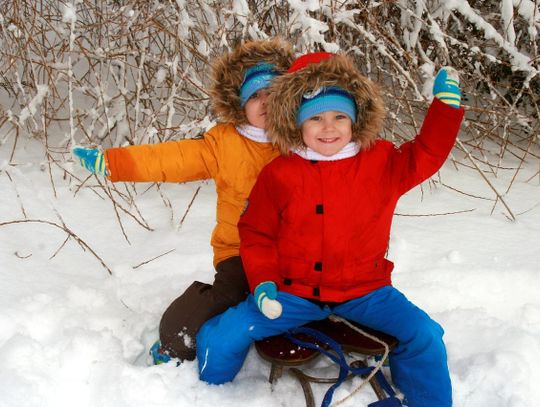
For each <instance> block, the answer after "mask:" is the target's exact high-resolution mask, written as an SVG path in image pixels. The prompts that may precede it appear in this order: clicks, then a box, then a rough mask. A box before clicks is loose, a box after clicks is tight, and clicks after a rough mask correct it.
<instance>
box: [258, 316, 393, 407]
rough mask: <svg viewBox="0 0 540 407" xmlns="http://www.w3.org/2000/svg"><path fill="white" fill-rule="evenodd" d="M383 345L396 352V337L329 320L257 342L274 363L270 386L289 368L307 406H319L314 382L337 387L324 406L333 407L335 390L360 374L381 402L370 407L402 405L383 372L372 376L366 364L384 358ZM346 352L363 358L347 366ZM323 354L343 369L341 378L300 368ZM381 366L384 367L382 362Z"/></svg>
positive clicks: (326, 398)
mask: <svg viewBox="0 0 540 407" xmlns="http://www.w3.org/2000/svg"><path fill="white" fill-rule="evenodd" d="M358 328H360V329H358ZM357 329H358V330H357ZM363 332H365V333H366V334H367V335H368V336H366V335H365V334H364V333H363ZM370 337H371V338H370ZM372 338H375V339H372ZM380 342H384V343H386V344H387V345H388V350H391V349H393V348H394V347H395V346H396V344H397V340H396V339H395V338H393V337H392V336H389V335H386V334H384V333H382V332H378V331H375V330H373V329H369V328H366V327H364V326H360V325H358V324H350V323H349V322H348V321H338V320H334V319H325V320H322V321H314V322H311V323H309V324H307V325H305V326H304V327H301V328H297V329H296V330H294V331H292V332H291V334H285V335H279V336H273V337H269V338H266V339H263V340H261V341H258V342H256V343H255V348H256V349H257V352H258V354H259V355H260V356H261V357H262V358H263V359H264V360H266V361H268V362H270V364H271V368H270V376H269V382H270V383H272V384H274V383H275V382H276V381H277V380H278V379H279V378H280V377H281V375H282V374H283V370H284V368H287V369H288V371H289V372H290V373H291V374H292V375H293V376H294V377H295V378H296V379H297V380H298V381H299V382H300V385H301V386H302V390H303V391H304V396H305V399H306V407H314V406H315V400H314V397H313V391H312V389H311V383H329V384H333V385H332V386H331V387H330V389H329V390H328V392H327V394H326V395H325V398H324V400H323V403H322V406H323V407H324V406H328V405H330V402H331V400H332V395H333V392H334V390H335V388H337V387H338V386H339V385H340V384H341V383H342V382H343V381H345V380H348V379H351V378H352V377H354V376H356V375H359V376H361V377H363V378H367V377H368V376H372V377H370V379H369V384H370V385H371V387H372V389H373V391H374V392H375V395H376V396H377V398H378V400H379V401H378V402H374V403H371V404H370V406H373V407H391V406H400V405H401V403H400V402H399V400H398V399H397V398H396V397H395V393H394V391H393V389H392V388H391V386H390V385H389V384H388V382H387V381H386V379H385V378H384V376H383V374H382V372H381V371H380V370H379V371H378V372H377V373H376V374H374V375H371V374H370V373H371V372H372V370H373V367H367V364H366V362H365V359H366V358H368V357H375V358H379V359H380V358H381V357H383V356H384V354H385V346H384V345H383V344H382V343H380ZM343 352H346V353H350V354H355V355H356V356H360V358H357V359H356V360H354V361H353V362H352V363H350V364H347V362H346V361H345V358H344V355H343ZM321 354H325V355H326V356H328V357H330V358H331V359H332V360H333V361H334V362H335V363H336V364H337V365H338V366H339V368H340V372H339V375H338V377H337V378H320V377H314V376H310V375H308V374H306V373H304V372H303V371H302V370H301V369H299V367H300V366H303V365H305V364H306V363H308V362H310V361H312V360H315V359H316V358H318V357H319V356H320V355H321ZM362 356H363V357H362ZM380 363H381V364H382V361H381V362H380Z"/></svg>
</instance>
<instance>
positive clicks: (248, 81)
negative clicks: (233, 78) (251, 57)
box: [240, 64, 280, 107]
mask: <svg viewBox="0 0 540 407" xmlns="http://www.w3.org/2000/svg"><path fill="white" fill-rule="evenodd" d="M279 75H280V73H279V72H278V70H277V69H276V66H275V65H272V64H257V65H255V66H252V67H251V68H249V69H248V70H247V71H246V73H245V75H244V81H243V82H242V84H241V85H240V106H242V107H244V105H245V104H246V103H247V101H248V100H249V98H250V97H251V96H252V95H253V94H254V93H255V92H257V91H259V90H261V89H264V88H267V87H269V86H270V82H271V81H272V79H274V78H275V77H276V76H279Z"/></svg>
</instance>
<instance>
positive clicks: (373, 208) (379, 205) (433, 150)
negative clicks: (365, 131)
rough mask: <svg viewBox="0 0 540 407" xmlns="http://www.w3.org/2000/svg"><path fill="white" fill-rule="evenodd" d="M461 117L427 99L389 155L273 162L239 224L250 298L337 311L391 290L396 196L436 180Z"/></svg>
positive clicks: (373, 151) (381, 144)
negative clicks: (258, 295) (313, 303)
mask: <svg viewBox="0 0 540 407" xmlns="http://www.w3.org/2000/svg"><path fill="white" fill-rule="evenodd" d="M462 117H463V109H456V108H453V107H450V106H448V105H445V104H444V103H442V102H440V101H439V100H437V99H435V100H434V102H433V103H432V105H431V107H430V108H429V110H428V113H427V115H426V118H425V120H424V124H423V125H422V129H421V131H420V134H419V135H418V136H417V137H416V138H415V139H414V140H412V141H409V142H407V143H404V144H403V145H402V146H401V147H399V148H396V147H395V146H394V145H393V144H392V143H390V142H388V141H383V140H380V141H377V142H376V144H375V145H374V146H373V147H372V148H370V149H369V150H367V151H364V150H362V151H361V152H360V153H358V154H357V155H356V156H354V157H351V158H346V159H342V160H338V161H308V160H305V159H303V158H301V157H300V156H298V155H293V156H290V157H278V158H276V159H275V160H274V161H272V162H271V163H270V164H268V165H267V166H266V167H265V168H264V169H263V171H262V172H261V173H260V175H259V178H258V180H257V182H256V184H255V186H254V187H253V190H252V191H251V195H250V198H249V207H248V209H247V210H246V212H245V213H244V215H242V217H241V218H240V222H239V223H238V227H239V231H240V239H241V240H240V255H241V257H242V261H243V264H244V267H245V272H246V275H247V277H248V281H249V284H250V287H251V289H252V290H253V289H254V288H255V287H256V286H257V285H258V284H259V283H261V282H263V281H274V282H275V283H276V284H277V286H278V289H279V290H280V291H285V292H288V293H291V294H294V295H298V296H300V297H304V298H313V299H317V300H320V301H329V302H343V301H347V300H350V299H352V298H356V297H359V296H362V295H365V294H367V293H369V292H371V291H373V290H375V289H377V288H380V287H383V286H385V285H389V284H391V279H390V273H391V271H392V268H393V263H392V262H390V261H389V260H386V259H385V254H386V251H387V248H388V241H389V237H390V226H391V223H392V216H393V213H394V209H395V207H396V204H397V201H398V199H399V197H400V196H401V195H403V194H404V193H405V192H407V191H408V190H410V189H411V188H413V187H414V186H416V185H418V184H419V183H421V182H422V181H424V180H425V179H427V178H429V177H430V176H432V175H433V174H435V173H436V172H437V170H439V168H440V167H441V166H442V164H443V163H444V161H445V160H446V157H447V156H448V154H449V153H450V150H451V149H452V147H453V145H454V142H455V139H456V136H457V133H458V131H459V127H460V124H461V120H462Z"/></svg>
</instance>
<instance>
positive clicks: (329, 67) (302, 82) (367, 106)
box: [266, 54, 386, 154]
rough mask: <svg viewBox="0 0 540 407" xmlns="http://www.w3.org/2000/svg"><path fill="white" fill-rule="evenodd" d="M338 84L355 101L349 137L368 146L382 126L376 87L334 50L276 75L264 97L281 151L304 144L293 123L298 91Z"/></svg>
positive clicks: (381, 105)
mask: <svg viewBox="0 0 540 407" xmlns="http://www.w3.org/2000/svg"><path fill="white" fill-rule="evenodd" d="M327 86H338V87H340V88H342V89H344V90H346V91H347V92H349V93H350V94H351V95H352V96H353V97H354V99H355V101H356V107H357V118H356V123H354V124H353V135H352V141H357V142H359V143H360V146H361V148H362V149H366V148H369V147H370V146H371V145H372V144H373V142H374V141H375V139H376V138H377V137H378V134H379V132H380V131H381V130H382V127H383V121H384V117H385V114H386V112H385V107H384V102H383V100H382V97H381V94H380V91H379V87H378V86H377V85H376V84H375V83H374V82H372V81H371V80H369V79H368V78H366V77H365V76H363V75H362V74H361V73H360V71H359V70H358V69H357V68H356V66H355V65H354V62H353V61H352V59H351V58H350V57H348V56H346V55H340V54H335V55H333V56H331V57H330V58H328V59H325V60H322V61H321V62H318V63H312V64H309V65H307V66H306V67H304V68H302V69H300V70H297V71H294V72H290V73H287V74H285V75H282V76H280V77H278V78H276V79H275V80H274V82H273V84H272V92H271V94H270V96H269V98H268V102H267V104H268V116H267V119H266V120H267V121H266V123H267V130H268V133H269V135H270V137H271V138H272V141H273V142H274V143H275V144H276V145H277V146H278V147H279V149H280V151H281V153H282V154H289V151H290V150H291V149H295V148H302V147H305V145H304V143H303V141H302V133H301V131H300V129H299V128H298V127H297V125H296V113H297V111H298V108H299V106H300V102H301V100H302V95H304V94H305V93H306V92H307V91H313V90H316V89H318V88H320V87H327Z"/></svg>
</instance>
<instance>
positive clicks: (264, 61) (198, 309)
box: [73, 39, 293, 363]
mask: <svg viewBox="0 0 540 407" xmlns="http://www.w3.org/2000/svg"><path fill="white" fill-rule="evenodd" d="M292 59H293V53H292V49H291V46H290V45H289V44H287V43H286V42H284V41H282V40H280V39H272V40H266V41H251V42H247V43H244V44H240V45H239V46H237V47H236V48H235V49H234V50H233V51H232V52H229V53H225V54H224V55H223V56H221V57H220V58H218V59H217V60H216V61H215V62H214V63H213V65H212V85H211V89H210V96H211V103H212V107H213V110H214V111H215V113H216V114H217V116H218V118H219V120H220V124H218V125H216V126H214V127H213V128H211V129H210V130H208V131H207V132H206V133H205V135H204V137H203V138H202V139H188V140H181V141H170V142H165V143H160V144H153V145H139V146H130V147H123V148H110V149H107V150H105V152H104V153H101V152H100V151H99V150H96V149H84V148H80V147H77V148H75V149H74V150H73V154H74V155H75V156H76V157H77V158H78V159H79V160H80V161H81V164H82V165H83V166H84V167H86V168H87V169H88V170H90V171H92V172H94V173H97V174H100V175H106V176H107V177H108V179H109V180H110V181H113V182H117V181H135V182H187V181H194V180H202V179H210V178H212V179H214V181H215V184H216V190H217V212H216V219H217V224H216V226H215V228H214V231H213V233H212V238H211V245H212V247H213V250H214V267H215V268H216V275H215V280H214V283H213V284H206V283H202V282H199V281H195V282H194V283H193V284H192V285H191V286H190V287H188V288H187V290H186V291H185V292H184V293H183V294H182V295H181V296H180V297H178V298H177V299H176V300H174V301H173V302H172V304H171V305H170V306H169V307H168V308H167V310H166V311H165V313H164V315H163V317H162V319H161V323H160V327H159V336H160V340H161V345H160V344H159V343H157V344H156V345H154V347H153V348H152V352H151V353H152V355H153V356H154V361H155V362H156V363H159V362H161V361H167V360H168V359H170V357H176V358H179V359H181V360H193V359H194V358H195V335H196V333H197V332H198V330H199V328H200V326H201V325H202V324H203V323H204V322H205V321H206V320H208V319H210V318H211V317H213V316H214V315H217V314H220V313H221V312H223V311H225V310H226V309H227V308H229V307H231V306H233V305H236V304H238V303H239V302H241V301H243V300H244V299H245V298H246V297H247V295H248V293H249V287H248V284H247V281H246V277H245V275H244V270H243V266H242V262H241V260H240V257H239V246H240V241H239V236H238V229H237V222H238V219H239V217H240V214H241V212H242V209H243V207H244V203H245V201H246V199H247V197H248V195H249V193H250V191H251V188H252V187H253V184H254V183H255V180H256V178H257V175H258V174H259V172H260V170H261V169H262V168H263V167H264V166H265V165H266V164H267V163H268V162H270V161H271V160H272V159H274V158H275V157H276V156H277V155H278V154H279V153H278V150H277V149H276V148H275V147H274V146H273V145H272V143H271V142H270V140H269V138H268V137H267V134H266V130H265V129H266V114H267V112H266V99H267V97H268V89H267V88H268V86H269V85H270V82H271V81H272V80H273V79H274V78H275V77H276V76H279V75H281V74H282V73H283V72H284V71H285V70H286V69H287V68H288V67H289V66H290V63H291V62H292Z"/></svg>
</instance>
